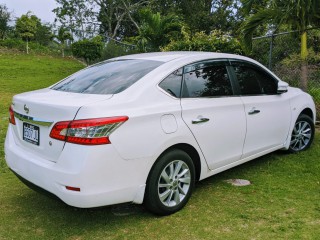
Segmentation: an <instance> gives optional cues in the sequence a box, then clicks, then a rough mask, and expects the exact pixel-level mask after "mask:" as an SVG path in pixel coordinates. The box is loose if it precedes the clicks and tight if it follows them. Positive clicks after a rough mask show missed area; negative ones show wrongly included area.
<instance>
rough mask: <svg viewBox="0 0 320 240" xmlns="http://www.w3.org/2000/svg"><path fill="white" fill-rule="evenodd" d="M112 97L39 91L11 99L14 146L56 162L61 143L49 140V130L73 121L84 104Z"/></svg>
mask: <svg viewBox="0 0 320 240" xmlns="http://www.w3.org/2000/svg"><path fill="white" fill-rule="evenodd" d="M112 96H113V95H97V94H82V93H70V92H62V91H55V90H51V89H41V90H37V91H32V92H27V93H22V94H18V95H16V96H14V97H13V104H12V108H13V111H14V114H15V119H16V125H13V131H14V135H15V139H16V143H17V144H18V145H19V146H21V147H22V148H24V149H26V150H27V151H29V152H32V153H34V154H37V155H39V156H40V157H41V158H43V159H46V160H49V161H52V162H56V161H57V160H58V158H59V156H60V154H61V151H62V150H63V147H64V144H65V142H63V141H59V140H55V139H52V138H50V136H49V135H50V131H51V129H52V127H53V126H54V124H55V123H56V122H59V121H68V120H73V119H74V118H75V116H76V114H77V112H78V110H79V109H80V108H81V107H82V106H84V105H86V104H92V103H94V102H99V101H103V100H107V99H109V98H111V97H112Z"/></svg>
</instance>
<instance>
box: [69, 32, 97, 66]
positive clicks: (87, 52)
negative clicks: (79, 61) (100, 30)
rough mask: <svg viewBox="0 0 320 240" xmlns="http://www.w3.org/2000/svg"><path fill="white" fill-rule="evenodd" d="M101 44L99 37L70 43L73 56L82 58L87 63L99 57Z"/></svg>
mask: <svg viewBox="0 0 320 240" xmlns="http://www.w3.org/2000/svg"><path fill="white" fill-rule="evenodd" d="M102 48H103V44H102V41H101V38H94V39H92V40H88V39H85V40H81V41H78V42H75V43H73V44H72V46H71V49H72V53H73V55H74V56H75V57H78V58H83V59H84V60H85V61H86V63H87V65H89V64H90V63H92V62H93V61H94V60H96V59H99V58H100V57H101V53H102Z"/></svg>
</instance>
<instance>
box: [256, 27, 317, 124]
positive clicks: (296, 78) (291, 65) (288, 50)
mask: <svg viewBox="0 0 320 240" xmlns="http://www.w3.org/2000/svg"><path fill="white" fill-rule="evenodd" d="M308 39H309V40H308V52H309V55H308V59H307V69H308V70H307V75H308V82H307V87H306V89H305V91H307V92H308V93H309V94H310V95H311V96H312V97H313V99H314V101H315V103H316V108H317V120H318V121H319V120H320V31H319V30H310V31H308ZM252 44H253V45H252V47H253V50H252V54H251V57H252V58H254V59H256V60H257V61H259V62H260V63H262V64H263V65H265V66H266V67H268V68H269V69H270V70H272V71H273V72H274V73H275V74H276V75H277V76H278V77H280V78H281V79H282V80H283V81H285V82H287V83H289V84H290V85H291V86H294V87H300V88H303V83H302V80H301V79H302V77H301V66H302V60H301V58H300V46H301V45H300V35H299V32H283V33H279V34H273V35H267V36H262V37H257V38H254V39H253V43H252Z"/></svg>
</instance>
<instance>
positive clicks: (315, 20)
mask: <svg viewBox="0 0 320 240" xmlns="http://www.w3.org/2000/svg"><path fill="white" fill-rule="evenodd" d="M256 2H257V0H244V6H246V7H248V8H250V7H251V6H252V5H253V4H255V3H256ZM262 24H270V25H273V26H276V27H280V26H281V25H285V26H288V27H290V28H291V29H293V30H298V31H299V33H300V40H301V49H300V50H301V51H300V52H301V53H300V56H301V60H302V66H301V73H302V74H301V75H302V76H301V86H302V88H303V89H304V90H306V89H307V83H308V75H307V74H308V69H307V63H306V59H307V57H308V48H307V29H308V28H309V27H314V26H319V25H320V1H319V0H286V1H283V0H269V1H267V2H266V6H265V8H260V9H258V10H257V12H256V13H255V14H253V15H251V16H250V17H249V18H248V20H247V21H246V22H245V23H244V25H243V27H242V34H243V40H244V43H245V45H246V47H248V48H249V49H251V48H252V35H253V33H254V31H255V30H256V29H257V28H258V27H259V26H261V25H262Z"/></svg>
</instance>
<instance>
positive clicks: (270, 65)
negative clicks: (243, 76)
mask: <svg viewBox="0 0 320 240" xmlns="http://www.w3.org/2000/svg"><path fill="white" fill-rule="evenodd" d="M270 38H271V40H270V50H269V66H268V68H269V69H270V70H272V51H273V38H274V35H273V32H272V34H271V37H270Z"/></svg>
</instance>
